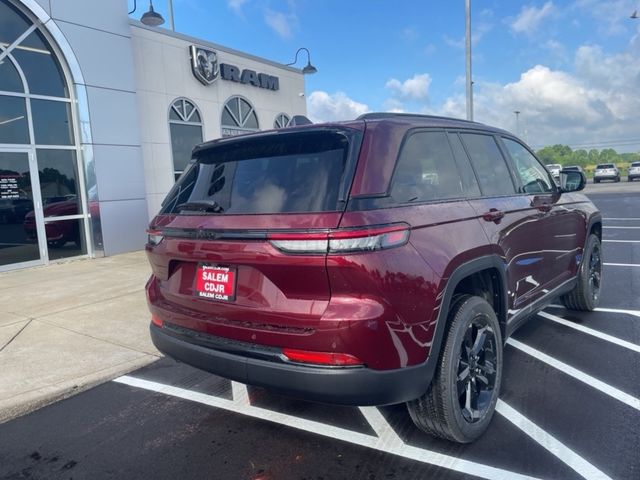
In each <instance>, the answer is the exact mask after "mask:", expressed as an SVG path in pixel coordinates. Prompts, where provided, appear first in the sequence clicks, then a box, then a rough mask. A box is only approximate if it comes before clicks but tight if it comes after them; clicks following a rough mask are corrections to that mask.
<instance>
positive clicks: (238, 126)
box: [221, 97, 260, 137]
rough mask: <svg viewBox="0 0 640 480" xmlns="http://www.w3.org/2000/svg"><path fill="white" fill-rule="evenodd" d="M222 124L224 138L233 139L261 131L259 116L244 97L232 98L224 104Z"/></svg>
mask: <svg viewBox="0 0 640 480" xmlns="http://www.w3.org/2000/svg"><path fill="white" fill-rule="evenodd" d="M221 124H222V136H223V137H233V136H234V135H242V134H243V133H249V132H257V131H258V130H260V127H259V126H258V116H257V115H256V112H255V110H254V109H253V106H252V105H251V104H250V103H249V102H248V101H247V100H245V99H244V98H242V97H231V98H230V99H229V100H228V101H227V103H225V104H224V108H223V109H222V121H221Z"/></svg>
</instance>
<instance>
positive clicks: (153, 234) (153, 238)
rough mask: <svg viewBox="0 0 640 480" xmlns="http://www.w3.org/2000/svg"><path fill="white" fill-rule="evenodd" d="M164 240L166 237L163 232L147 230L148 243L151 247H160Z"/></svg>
mask: <svg viewBox="0 0 640 480" xmlns="http://www.w3.org/2000/svg"><path fill="white" fill-rule="evenodd" d="M163 239H164V236H163V235H162V232H161V231H160V230H151V229H149V230H147V243H148V244H149V245H151V246H154V247H155V246H156V245H158V244H159V243H160V242H161V241H162V240H163Z"/></svg>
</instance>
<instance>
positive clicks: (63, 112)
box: [31, 100, 73, 145]
mask: <svg viewBox="0 0 640 480" xmlns="http://www.w3.org/2000/svg"><path fill="white" fill-rule="evenodd" d="M31 115H32V117H33V131H34V135H35V137H36V144H39V145H72V144H73V129H72V125H71V107H70V105H69V103H67V102H57V101H52V100H31Z"/></svg>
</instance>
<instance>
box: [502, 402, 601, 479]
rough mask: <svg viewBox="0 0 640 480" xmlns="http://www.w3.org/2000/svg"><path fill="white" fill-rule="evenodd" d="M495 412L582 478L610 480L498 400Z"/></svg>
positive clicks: (551, 436)
mask: <svg viewBox="0 0 640 480" xmlns="http://www.w3.org/2000/svg"><path fill="white" fill-rule="evenodd" d="M496 411H497V412H498V413H499V414H500V415H502V416H503V417H504V418H506V419H507V420H509V421H510V422H511V423H513V424H514V425H515V426H516V427H518V428H519V429H520V430H522V431H523V432H524V433H526V434H527V435H528V436H529V437H531V438H532V439H533V440H534V441H535V442H536V443H538V444H539V445H541V446H542V447H543V448H545V449H546V450H547V451H549V452H551V453H552V454H553V455H554V456H555V457H557V458H558V459H560V460H561V461H562V462H564V463H565V464H566V465H567V466H569V467H571V468H572V469H573V470H575V471H576V472H578V473H579V474H580V475H582V476H583V477H584V478H586V479H589V480H591V479H594V480H595V479H603V480H604V479H609V480H611V477H609V476H608V475H606V474H605V473H604V472H602V471H601V470H599V469H598V468H596V467H595V466H593V465H592V464H591V463H589V462H587V461H586V460H585V459H584V458H582V457H581V456H580V455H578V454H577V453H576V452H574V451H573V450H571V449H570V448H569V447H567V446H566V445H564V444H563V443H562V442H560V441H559V440H557V439H556V438H555V437H554V436H553V435H551V434H549V433H547V432H546V431H544V430H543V429H542V428H540V427H539V426H538V425H536V424H535V423H533V422H532V421H531V420H529V419H528V418H527V417H525V416H524V415H522V414H521V413H520V412H518V411H517V410H515V409H514V408H512V407H510V406H509V405H507V404H506V403H505V402H503V401H502V400H498V403H497V404H496Z"/></svg>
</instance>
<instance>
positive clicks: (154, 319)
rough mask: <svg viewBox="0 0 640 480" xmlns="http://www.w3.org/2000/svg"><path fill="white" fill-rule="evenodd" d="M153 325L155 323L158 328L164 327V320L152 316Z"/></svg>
mask: <svg viewBox="0 0 640 480" xmlns="http://www.w3.org/2000/svg"><path fill="white" fill-rule="evenodd" d="M151 323H153V324H154V325H155V326H156V327H162V320H160V318H158V316H157V315H153V314H152V315H151Z"/></svg>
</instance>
